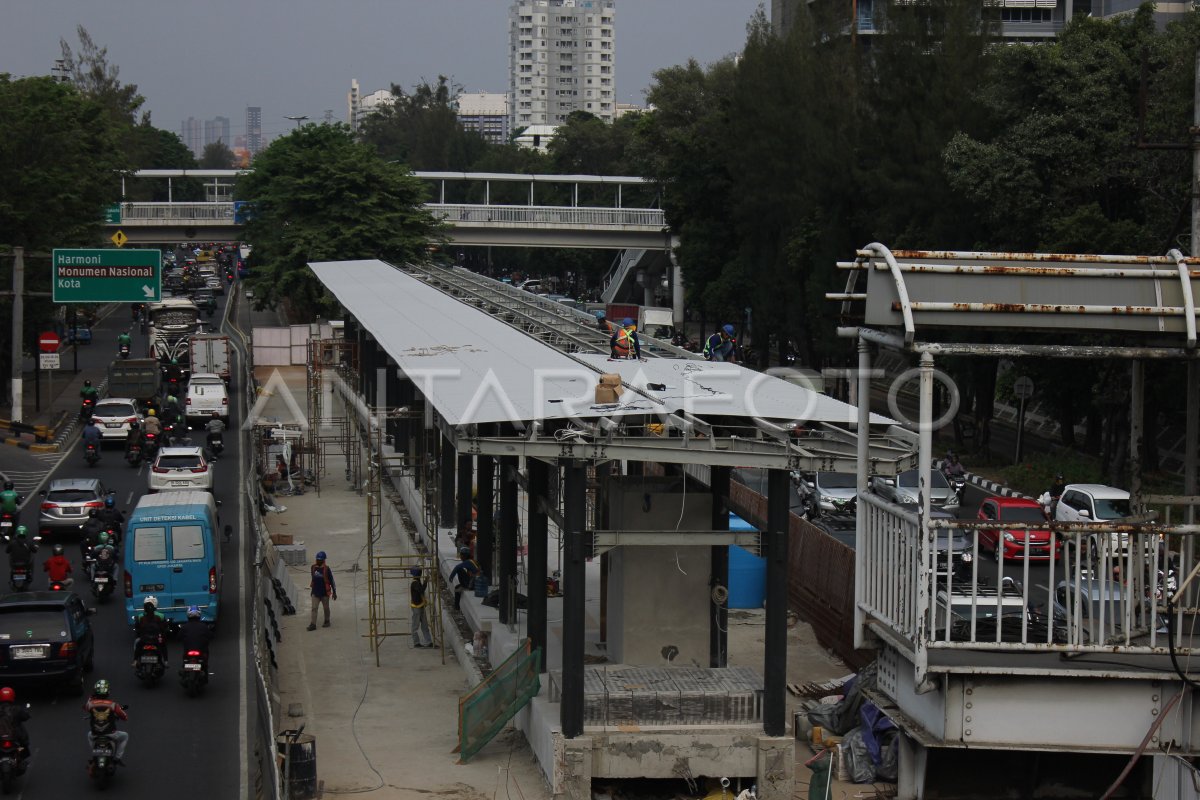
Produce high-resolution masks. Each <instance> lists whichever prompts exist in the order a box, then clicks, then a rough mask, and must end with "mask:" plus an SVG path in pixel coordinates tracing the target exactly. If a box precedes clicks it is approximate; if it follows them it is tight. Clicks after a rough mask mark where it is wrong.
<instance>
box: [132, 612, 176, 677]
mask: <svg viewBox="0 0 1200 800" xmlns="http://www.w3.org/2000/svg"><path fill="white" fill-rule="evenodd" d="M133 631H134V633H135V634H136V637H135V638H134V640H133V657H134V661H133V666H134V668H135V669H136V668H137V652H138V647H139V645H141V643H142V642H143V641H152V642H154V643H155V644H157V645H158V651H159V652H160V653H162V660H163V666H164V667H165V666H167V632H168V626H167V618H166V617H164V616H163V615H162V614H160V613H159V611H158V598H157V597H155V596H154V595H152V594H151V595H146V600H145V602H143V603H142V615H141V616H140V617H138V618H137V621H136V622H134V624H133Z"/></svg>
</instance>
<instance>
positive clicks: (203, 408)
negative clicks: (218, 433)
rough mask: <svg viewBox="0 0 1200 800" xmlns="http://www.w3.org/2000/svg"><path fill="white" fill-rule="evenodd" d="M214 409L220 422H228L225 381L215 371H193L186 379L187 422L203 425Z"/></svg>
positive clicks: (185, 407) (185, 410) (227, 398)
mask: <svg viewBox="0 0 1200 800" xmlns="http://www.w3.org/2000/svg"><path fill="white" fill-rule="evenodd" d="M214 411H215V412H217V414H219V415H220V417H221V421H222V422H224V423H225V424H226V425H228V424H229V390H228V389H227V388H225V381H223V380H221V376H220V375H218V374H216V373H215V372H197V373H194V374H193V375H192V377H191V378H189V379H188V388H187V400H186V401H185V405H184V413H186V414H187V421H188V424H189V425H191V424H192V423H198V424H200V425H204V424H205V423H206V422H208V420H210V419H212V415H213V412H214Z"/></svg>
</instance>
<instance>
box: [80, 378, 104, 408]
mask: <svg viewBox="0 0 1200 800" xmlns="http://www.w3.org/2000/svg"><path fill="white" fill-rule="evenodd" d="M79 399H80V400H91V401H92V402H93V403H95V402H96V401H97V400H99V399H100V392H99V391H97V390H96V387H95V386H92V382H91V381H84V382H83V388H82V389H80V390H79Z"/></svg>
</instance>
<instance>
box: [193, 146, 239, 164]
mask: <svg viewBox="0 0 1200 800" xmlns="http://www.w3.org/2000/svg"><path fill="white" fill-rule="evenodd" d="M235 161H236V156H234V154H233V151H232V150H230V149H229V147H228V145H226V144H225V143H224V142H220V141H218V142H210V143H209V144H206V145H204V153H202V154H201V156H200V169H233V165H234V162H235Z"/></svg>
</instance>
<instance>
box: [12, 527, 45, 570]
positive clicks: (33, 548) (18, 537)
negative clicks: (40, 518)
mask: <svg viewBox="0 0 1200 800" xmlns="http://www.w3.org/2000/svg"><path fill="white" fill-rule="evenodd" d="M4 551H5V552H6V553H8V561H9V564H10V565H12V566H14V567H29V566H31V565H32V564H33V554H34V553H36V552H37V542H31V541H30V540H29V531H28V529H27V528H26V527H25V526H24V525H18V526H17V531H16V533H14V534H13V538H12V540H11V541H9V543H8V544H6V545H5V546H4Z"/></svg>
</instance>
